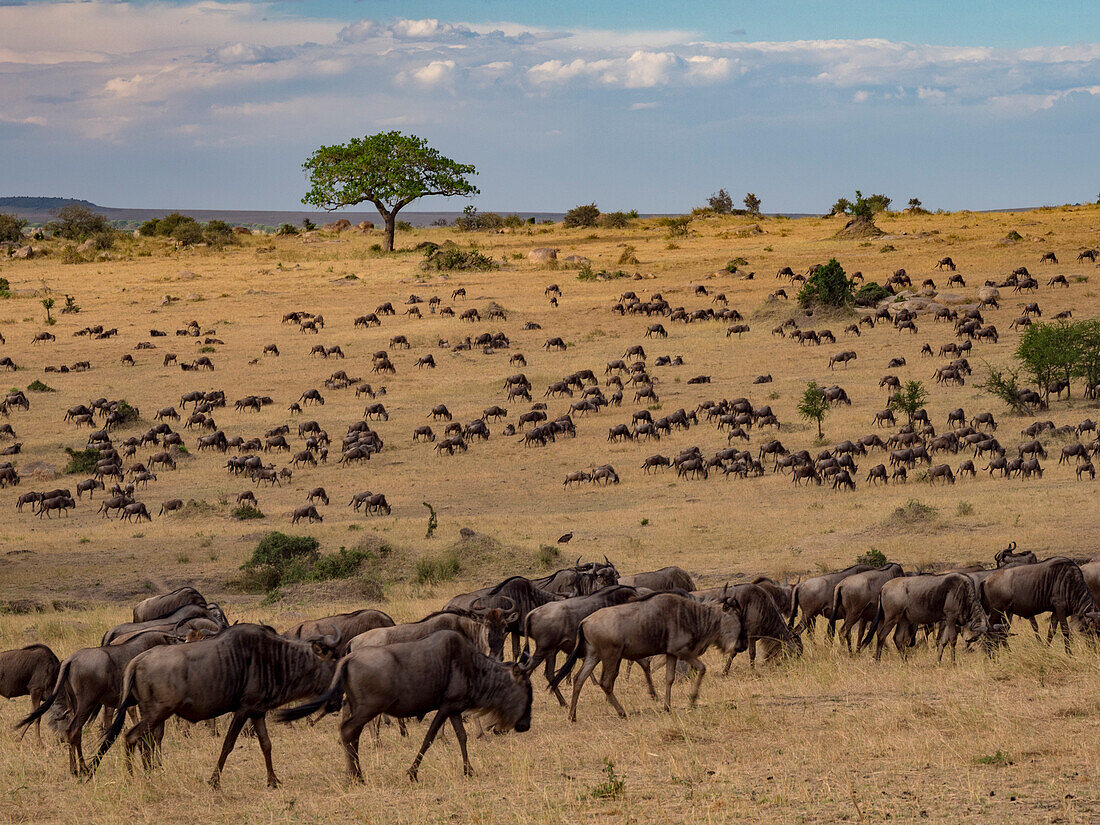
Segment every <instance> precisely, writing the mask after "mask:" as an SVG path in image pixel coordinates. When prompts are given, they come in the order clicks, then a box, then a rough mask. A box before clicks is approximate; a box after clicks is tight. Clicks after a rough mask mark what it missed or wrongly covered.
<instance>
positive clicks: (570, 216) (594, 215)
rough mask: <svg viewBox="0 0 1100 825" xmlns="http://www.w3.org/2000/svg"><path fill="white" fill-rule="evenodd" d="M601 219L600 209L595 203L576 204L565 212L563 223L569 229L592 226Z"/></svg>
mask: <svg viewBox="0 0 1100 825" xmlns="http://www.w3.org/2000/svg"><path fill="white" fill-rule="evenodd" d="M599 219H600V210H599V208H598V207H597V206H596V204H594V203H587V204H583V205H581V206H574V207H573V208H572V209H570V210H569V211H568V212H566V213H565V217H564V218H563V219H562V223H563V224H564V225H565V227H566V228H567V229H575V228H578V227H592V226H595V225H596V222H597V221H598V220H599Z"/></svg>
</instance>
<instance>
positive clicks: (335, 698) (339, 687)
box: [275, 656, 348, 722]
mask: <svg viewBox="0 0 1100 825" xmlns="http://www.w3.org/2000/svg"><path fill="white" fill-rule="evenodd" d="M347 667H348V657H347V656H345V657H344V658H343V659H341V660H340V664H338V665H337V666H336V672H335V673H334V674H333V675H332V681H331V682H329V685H328V688H327V689H326V690H325V692H324V693H322V694H321V695H320V696H318V697H317V698H316V699H311V700H310V701H308V702H306V703H304V704H301V705H298V706H297V707H293V708H284V709H282V710H280V711H277V712H276V713H275V721H276V722H294V721H296V720H298V719H305V718H306V717H307V716H309V715H310V714H312V713H315V712H316V711H318V710H320V709H321V708H324V709H325V713H335V712H336V711H338V710H340V705H341V704H342V703H343V700H344V673H345V672H346V671H347Z"/></svg>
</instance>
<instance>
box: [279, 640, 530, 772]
mask: <svg viewBox="0 0 1100 825" xmlns="http://www.w3.org/2000/svg"><path fill="white" fill-rule="evenodd" d="M342 696H344V697H346V699H347V712H346V714H345V717H344V720H343V722H342V723H341V725H340V739H341V741H342V742H343V745H344V752H345V754H346V756H347V765H348V773H349V774H350V775H351V777H352V779H354V780H357V781H362V779H363V772H362V769H361V767H360V764H359V736H360V734H361V733H362V732H363V728H364V727H365V726H366V725H367V724H368V723H369V722H370V721H371V720H373V719H375V718H377V717H378V716H379V715H381V714H383V713H384V714H387V715H389V716H396V717H398V718H399V719H405V718H408V717H410V716H416V717H418V718H423V717H424V716H426V715H427V714H428V713H429V712H431V711H433V710H434V711H436V714H435V717H434V718H433V719H432V721H431V724H430V725H429V726H428V731H427V733H426V734H425V736H424V742H423V743H422V744H421V746H420V750H419V752H418V753H417V755H416V758H415V759H413V763H412V766H411V767H410V768H409V771H408V774H409V778H410V779H411V780H413V781H414V782H415V781H416V780H417V774H418V770H419V768H420V762H421V760H423V758H424V754H425V753H426V752H427V750H428V748H429V747H430V746H431V744H432V742H433V740H434V739H435V737H436V735H437V734H438V733H439V729H440V728H441V727H442V726H443V723H444V722H446V721H448V720H450V722H451V726H452V727H453V728H454V732H455V738H456V739H458V745H459V749H460V750H461V751H462V769H463V772H464V773H465V774H466V775H467V776H469V775H471V774H472V773H473V770H472V769H471V767H470V759H469V755H468V754H467V752H466V729H465V727H464V726H463V724H462V714H463V713H468V712H474V713H476V714H478V715H479V716H480V717H481V718H484V719H486V720H487V721H488V722H489V723H490V725H491V726H492V727H493V728H494V729H496V730H499V731H508V730H516V731H518V732H520V733H523V732H525V731H527V730H529V729H530V727H531V701H532V693H531V680H530V678H529V677H528V675H527V673H526V671H525V670H524V668H523V666H522V665H521V664H519V663H502V662H498V661H496V660H494V659H491V658H489V657H488V656H486V655H484V654H483V653H481V652H480V651H479V650H478V649H477V648H476V647H475V646H474V645H473V644H471V643H470V641H469V640H468V639H466V638H465V637H464V636H462V635H460V634H458V633H455V632H454V631H449V630H442V631H439V632H437V633H433V634H431V635H430V636H428V637H427V638H424V639H421V640H419V641H413V642H401V643H398V644H393V645H387V646H385V647H366V648H362V649H360V650H357V651H355V652H353V653H350V654H348V655H347V656H345V657H344V658H343V659H341V660H340V664H339V666H338V667H337V669H336V673H335V674H334V675H333V677H332V680H331V683H330V684H329V685H328V689H327V690H326V691H325V692H324V693H322V694H321V695H320V696H318V697H317V698H316V699H314V700H312V701H310V702H307V703H306V704H304V705H301V706H299V707H296V708H293V709H290V710H284V711H281V712H280V713H279V714H278V716H277V718H278V719H279V720H280V721H292V720H294V719H301V718H303V717H305V716H308V715H309V714H311V713H313V712H314V711H316V710H318V709H320V708H321V707H325V706H327V707H328V708H329V709H331V710H335V709H337V708H338V707H339V705H340V699H341V697H342Z"/></svg>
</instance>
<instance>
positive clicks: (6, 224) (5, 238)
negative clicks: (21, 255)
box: [0, 212, 27, 243]
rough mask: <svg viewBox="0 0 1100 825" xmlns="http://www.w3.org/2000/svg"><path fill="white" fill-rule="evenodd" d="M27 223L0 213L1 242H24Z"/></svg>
mask: <svg viewBox="0 0 1100 825" xmlns="http://www.w3.org/2000/svg"><path fill="white" fill-rule="evenodd" d="M26 225H27V222H26V221H25V220H24V219H23V218H19V217H16V216H15V215H9V214H8V213H7V212H0V242H2V243H20V242H22V240H23V227H24V226H26Z"/></svg>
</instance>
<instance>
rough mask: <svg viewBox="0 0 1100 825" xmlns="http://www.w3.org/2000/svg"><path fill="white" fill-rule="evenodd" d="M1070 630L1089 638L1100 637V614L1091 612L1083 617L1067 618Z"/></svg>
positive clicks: (1071, 616) (1073, 616)
mask: <svg viewBox="0 0 1100 825" xmlns="http://www.w3.org/2000/svg"><path fill="white" fill-rule="evenodd" d="M1067 621H1068V623H1069V626H1070V629H1071V630H1072V631H1073V632H1074V633H1081V634H1083V635H1087V636H1100V612H1098V611H1096V610H1090V611H1089V612H1088V613H1085V614H1084V615H1083V616H1078V615H1070V616H1068V617H1067Z"/></svg>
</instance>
